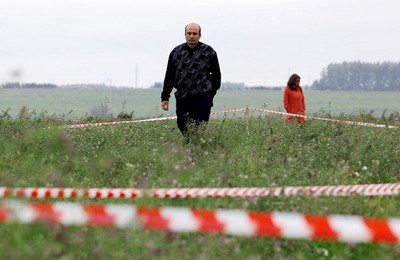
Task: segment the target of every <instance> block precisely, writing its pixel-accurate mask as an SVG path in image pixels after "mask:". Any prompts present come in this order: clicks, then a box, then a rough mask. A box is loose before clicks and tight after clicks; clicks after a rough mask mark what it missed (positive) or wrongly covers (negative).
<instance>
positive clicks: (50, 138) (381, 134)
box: [0, 90, 400, 259]
mask: <svg viewBox="0 0 400 260" xmlns="http://www.w3.org/2000/svg"><path fill="white" fill-rule="evenodd" d="M35 91H36V90H35ZM32 93H33V92H32ZM262 93H263V95H265V102H266V100H267V97H268V96H269V95H273V94H274V95H275V93H274V92H262ZM142 94H143V93H142ZM3 95H4V92H3V93H2V94H1V96H3ZM21 95H22V94H21ZM143 95H144V94H143ZM234 95H236V97H237V98H238V99H237V100H242V102H243V103H241V104H236V103H234V102H233V103H229V104H228V105H229V106H231V105H234V104H236V106H237V107H242V106H245V105H246V104H249V105H251V106H253V107H257V106H261V105H262V103H257V104H255V102H250V101H252V100H249V99H245V98H244V96H245V95H246V94H245V93H244V92H234ZM279 95H280V94H279ZM241 96H242V99H239V97H241ZM311 96H312V95H311V93H309V94H308V97H311ZM76 97H77V95H76V96H75V98H76ZM221 97H222V95H221ZM141 98H144V97H143V96H141ZM59 99H60V100H58V101H59V103H61V99H62V98H59ZM231 99H232V100H234V98H233V94H232V96H231ZM84 100H85V98H84V97H82V99H80V100H76V103H74V105H71V108H74V107H75V105H77V104H81V102H84ZM397 100H398V99H397ZM253 101H254V100H253ZM97 102H99V101H97ZM151 102H152V101H149V104H148V105H149V106H152V104H151ZM309 102H310V103H311V98H310V99H309ZM95 103H96V102H94V103H93V104H91V105H90V106H92V105H96V104H95ZM54 104H57V98H55V100H54ZM275 104H276V105H277V106H279V103H278V102H276V103H275ZM158 105H159V100H158V99H157V100H156V101H154V106H158ZM228 105H227V106H228ZM397 105H398V102H397ZM2 106H4V104H2ZM51 106H52V107H54V105H51ZM334 106H336V105H334V102H332V107H334ZM267 107H268V108H272V107H269V106H268V105H267ZM129 109H130V108H129ZM117 111H121V108H119V109H118V110H117ZM397 111H399V110H397ZM155 112H156V111H153V113H151V111H150V110H149V111H148V113H149V115H154V114H156V113H155ZM54 113H58V112H54ZM315 113H317V112H315ZM317 115H318V116H320V117H328V116H329V111H321V112H318V113H317ZM345 117H346V118H347V119H352V120H354V121H364V122H372V123H374V122H375V123H382V124H388V125H397V126H399V125H400V122H399V116H398V113H397V115H396V114H393V115H392V116H387V117H381V116H379V117H372V116H371V114H368V113H359V114H356V113H352V114H351V115H350V114H347V115H345ZM337 118H339V119H340V118H342V117H341V116H339V117H337ZM114 120H115V119H114ZM53 121H54V120H53V118H52V116H48V115H47V114H46V113H32V112H25V113H22V114H21V115H20V116H17V117H16V118H14V117H12V116H11V115H10V114H9V113H8V112H7V111H3V112H2V114H1V115H0V132H1V135H0V186H5V187H73V188H94V187H96V188H101V187H108V188H117V187H118V188H119V187H120V188H171V187H276V186H304V185H340V184H343V185H345V184H370V183H397V182H399V178H400V167H399V165H400V149H399V148H400V145H399V136H400V129H399V128H396V129H389V128H372V127H361V126H352V125H343V124H336V123H330V122H323V121H316V120H308V121H306V122H305V123H304V124H302V125H298V124H290V125H287V124H285V123H284V119H283V118H282V117H279V116H271V115H264V114H258V113H254V114H253V116H252V117H251V119H250V121H249V125H247V124H246V120H244V113H236V114H234V115H233V116H230V117H226V118H224V117H222V118H212V119H211V121H210V123H209V124H208V125H207V126H205V127H202V128H201V129H199V131H198V132H197V133H196V134H194V135H192V137H191V141H190V142H189V143H186V142H185V140H184V139H183V138H182V136H181V134H180V132H179V131H178V129H177V127H176V122H175V121H163V122H152V123H140V124H124V125H116V126H103V127H93V128H87V129H70V130H65V129H63V128H60V126H62V125H63V123H54V122H53ZM82 122H86V119H82ZM398 199H399V198H398V196H387V197H371V196H351V197H317V198H312V197H309V196H297V197H287V198H284V197H281V198H272V197H263V198H208V199H155V198H138V199H131V200H116V199H114V200H105V199H96V200H89V199H75V200H73V201H76V202H92V203H124V204H126V203H129V204H135V205H137V206H144V205H146V206H156V207H158V206H176V207H193V208H202V209H210V210H213V209H217V208H226V209H241V210H249V211H269V212H271V211H279V212H299V213H306V214H318V215H319V214H321V215H324V214H351V215H363V216H368V217H382V218H387V217H399V216H400V205H399V203H398V201H399V200H398ZM64 200H66V201H70V200H67V199H64ZM1 201H2V200H0V203H1ZM49 201H51V200H49ZM0 233H1V234H2V238H1V242H0V258H1V259H55V258H58V259H153V258H160V259H399V258H400V246H399V245H388V244H368V243H361V244H349V243H343V242H334V241H306V240H290V239H280V238H268V237H261V238H260V237H259V238H252V237H250V238H249V237H240V236H228V235H221V234H193V233H188V234H185V233H167V232H157V231H149V230H143V229H117V228H96V227H76V226H60V225H52V224H44V223H38V224H29V225H28V224H21V223H0Z"/></svg>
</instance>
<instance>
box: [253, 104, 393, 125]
mask: <svg viewBox="0 0 400 260" xmlns="http://www.w3.org/2000/svg"><path fill="white" fill-rule="evenodd" d="M249 109H251V110H253V111H258V112H267V113H271V114H278V115H284V116H293V117H303V118H307V119H314V120H322V121H328V122H335V123H340V124H347V125H359V126H369V127H381V128H400V126H392V125H383V124H375V123H364V122H356V121H350V120H338V119H332V118H322V117H313V116H304V115H298V114H290V113H285V112H279V111H274V110H268V109H260V108H249Z"/></svg>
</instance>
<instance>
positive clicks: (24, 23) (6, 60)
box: [0, 0, 400, 87]
mask: <svg viewBox="0 0 400 260" xmlns="http://www.w3.org/2000/svg"><path fill="white" fill-rule="evenodd" d="M399 11H400V1H399V0H323V1H322V0H304V1H301V0H243V1H235V0H191V1H188V0H169V1H166V0H136V1H135V0H35V1H28V0H26V1H24V0H1V1H0V35H1V38H0V82H6V81H20V82H24V83H27V82H36V83H55V84H58V85H63V84H75V83H105V84H110V83H111V84H112V85H116V86H130V87H136V86H137V87H149V86H151V85H152V84H154V83H155V82H161V81H163V79H164V74H165V69H166V64H167V59H168V55H169V52H170V51H171V50H172V49H173V48H174V47H175V46H176V45H178V44H180V43H183V42H184V41H185V38H184V27H185V25H186V24H187V23H190V22H197V23H199V24H200V25H201V26H202V38H201V41H202V42H204V43H207V44H209V45H211V46H212V47H213V48H214V49H215V50H216V51H217V53H218V58H219V61H220V66H221V71H222V81H223V82H227V81H229V82H236V83H239V82H243V83H245V84H246V85H247V86H254V85H268V86H276V85H284V84H285V83H286V82H287V79H288V76H289V74H292V73H298V74H299V75H300V76H301V77H302V85H308V84H311V83H312V82H313V81H314V80H316V79H318V78H319V77H320V74H321V71H322V69H323V68H326V66H327V65H328V64H329V63H338V62H339V63H341V62H343V61H362V62H383V61H393V62H399V61H400V47H399V46H400V14H399ZM136 69H137V73H136Z"/></svg>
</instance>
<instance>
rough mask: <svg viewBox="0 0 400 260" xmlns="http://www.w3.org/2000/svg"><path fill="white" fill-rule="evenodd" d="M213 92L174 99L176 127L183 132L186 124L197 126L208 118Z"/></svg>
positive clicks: (185, 129) (185, 130)
mask: <svg viewBox="0 0 400 260" xmlns="http://www.w3.org/2000/svg"><path fill="white" fill-rule="evenodd" d="M213 99H214V94H213V93H208V92H207V93H201V94H197V95H194V96H188V97H184V98H181V99H176V116H177V123H178V128H179V130H180V131H181V132H182V134H185V133H186V132H187V127H188V124H194V125H196V126H199V125H200V124H202V123H204V122H208V120H209V119H210V112H211V108H212V106H213Z"/></svg>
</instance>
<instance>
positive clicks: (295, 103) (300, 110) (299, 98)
mask: <svg viewBox="0 0 400 260" xmlns="http://www.w3.org/2000/svg"><path fill="white" fill-rule="evenodd" d="M283 106H284V107H285V109H286V112H287V113H290V114H297V115H303V116H305V115H306V104H305V101H304V95H303V89H302V88H301V87H300V76H299V75H297V74H293V75H292V76H290V78H289V81H288V83H287V86H286V87H285V90H284V93H283ZM293 119H294V120H297V122H298V123H302V122H304V120H305V118H304V117H295V116H286V122H287V123H290V122H292V121H293Z"/></svg>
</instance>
